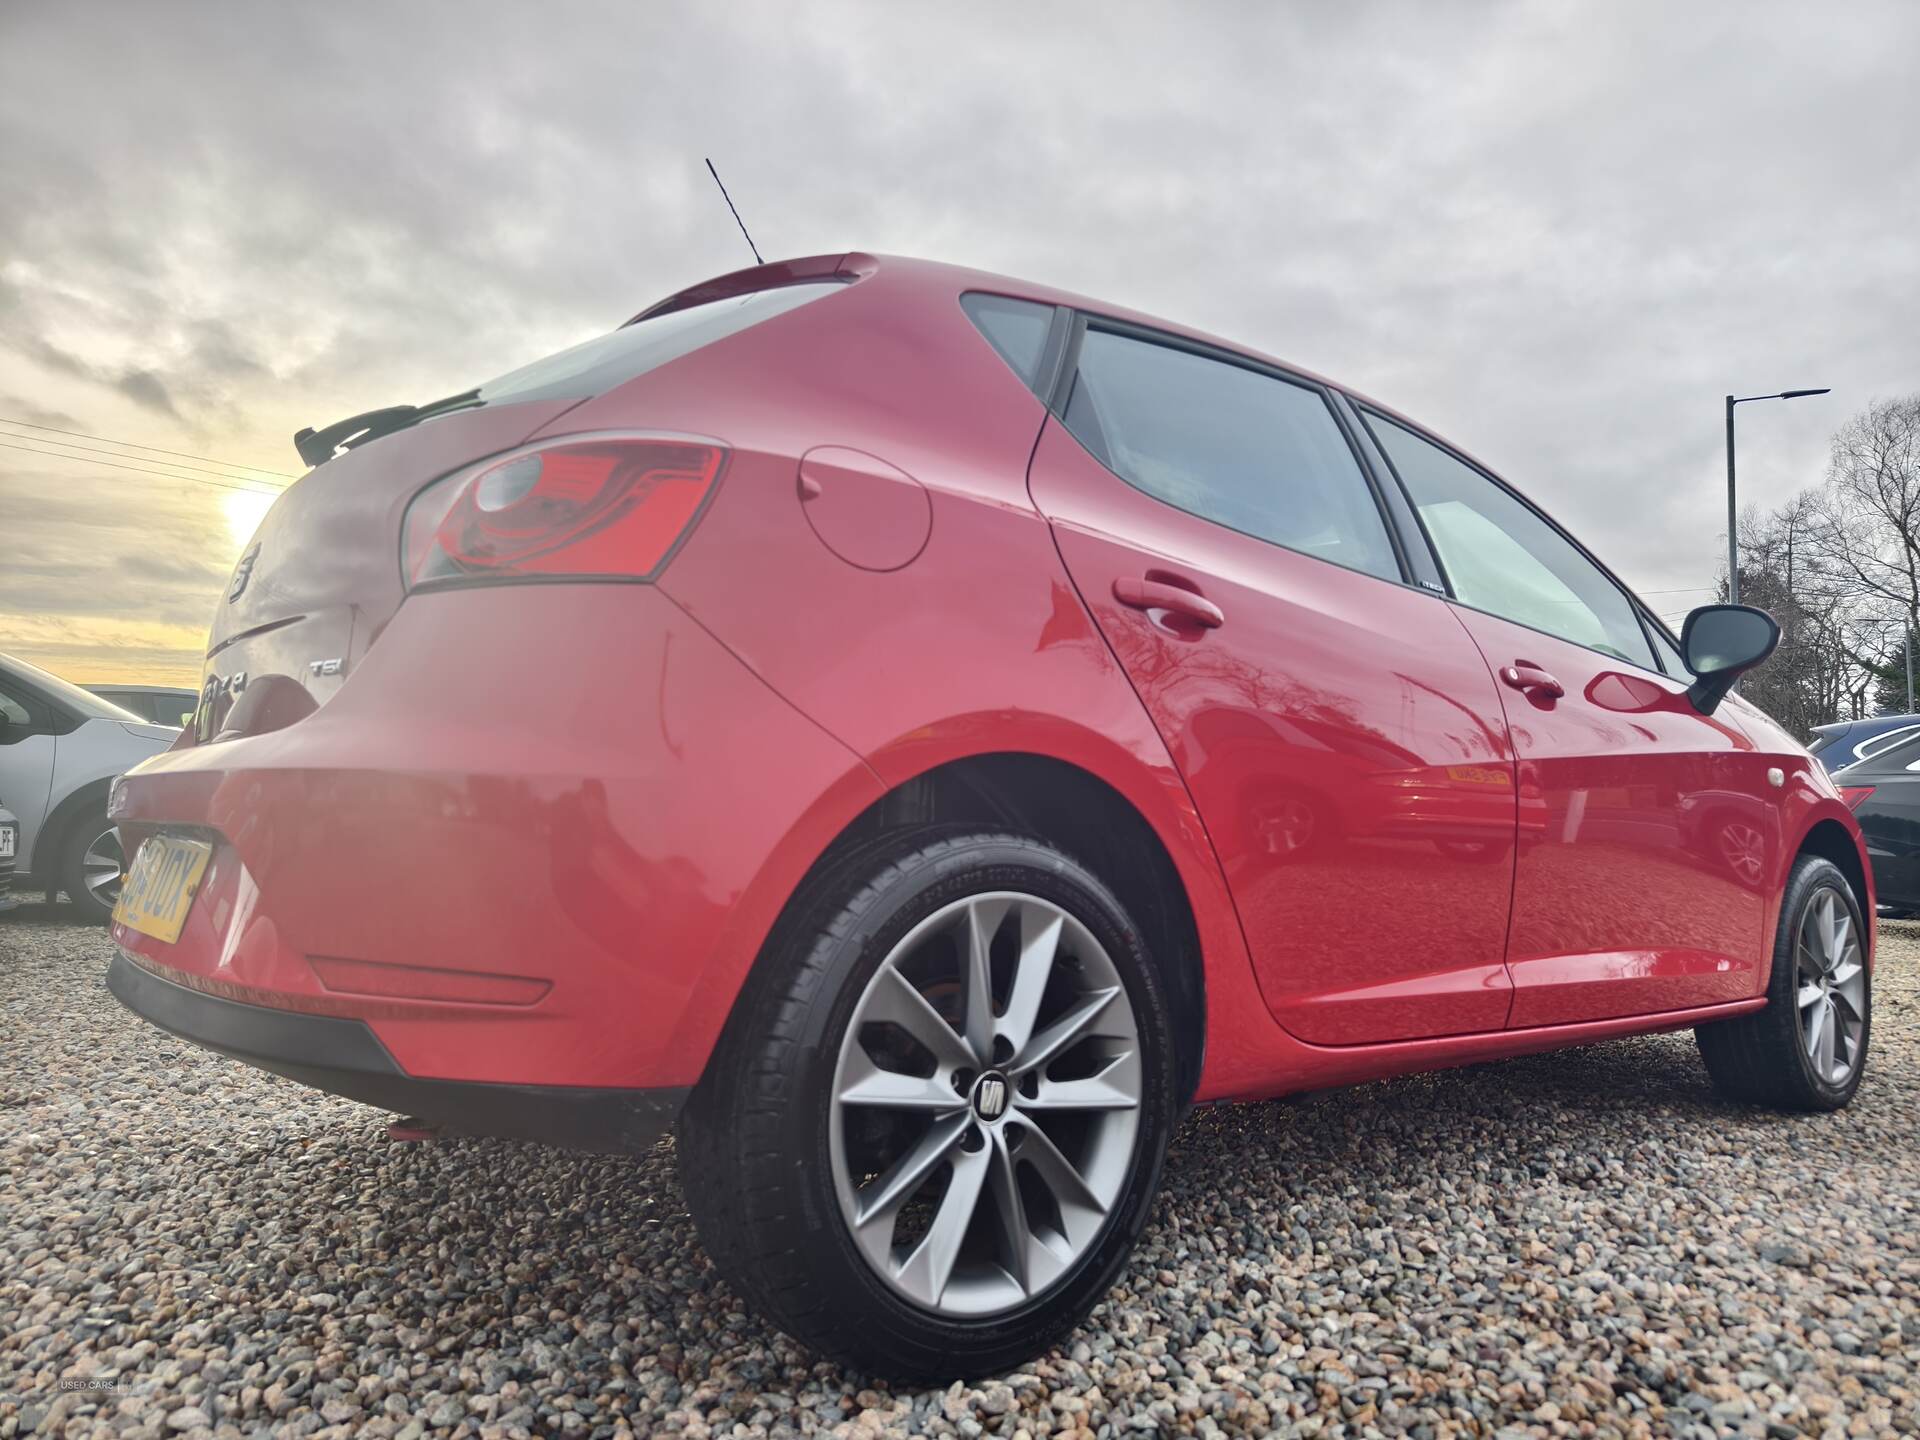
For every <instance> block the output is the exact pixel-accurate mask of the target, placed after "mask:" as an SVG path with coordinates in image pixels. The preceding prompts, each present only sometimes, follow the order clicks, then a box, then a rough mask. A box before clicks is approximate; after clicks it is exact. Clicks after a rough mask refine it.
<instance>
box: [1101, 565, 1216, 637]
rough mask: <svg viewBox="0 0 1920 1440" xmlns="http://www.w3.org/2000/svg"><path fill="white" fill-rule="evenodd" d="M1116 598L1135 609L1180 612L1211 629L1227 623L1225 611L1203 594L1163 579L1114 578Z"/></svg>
mask: <svg viewBox="0 0 1920 1440" xmlns="http://www.w3.org/2000/svg"><path fill="white" fill-rule="evenodd" d="M1113 598H1114V599H1116V600H1118V601H1119V602H1120V603H1121V604H1122V605H1129V606H1131V607H1132V608H1134V609H1135V610H1165V611H1166V612H1167V613H1168V614H1170V615H1180V616H1183V617H1185V618H1186V619H1188V620H1191V621H1193V623H1194V624H1196V625H1200V626H1204V627H1205V628H1206V629H1208V630H1213V629H1217V628H1218V627H1219V626H1221V625H1224V624H1226V623H1227V616H1226V612H1225V611H1223V610H1222V609H1221V608H1220V607H1219V606H1218V605H1216V604H1214V603H1213V602H1212V601H1211V600H1209V599H1207V597H1206V596H1204V595H1196V594H1194V593H1193V591H1191V590H1185V589H1182V588H1181V587H1180V586H1178V585H1169V584H1167V583H1166V582H1165V581H1163V580H1136V579H1135V578H1134V577H1133V576H1131V575H1122V576H1121V577H1120V578H1119V579H1117V580H1115V581H1114V582H1113Z"/></svg>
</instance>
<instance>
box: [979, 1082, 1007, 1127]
mask: <svg viewBox="0 0 1920 1440" xmlns="http://www.w3.org/2000/svg"><path fill="white" fill-rule="evenodd" d="M973 1108H974V1112H975V1113H976V1114H978V1115H979V1117H980V1118H981V1119H982V1120H998V1119H999V1118H1000V1116H1001V1114H1002V1113H1003V1112H1004V1111H1005V1110H1006V1108H1007V1082H1006V1081H1005V1080H1003V1079H1002V1078H1001V1077H1000V1076H998V1075H983V1076H981V1077H980V1084H979V1085H978V1086H977V1087H976V1088H975V1090H974V1092H973Z"/></svg>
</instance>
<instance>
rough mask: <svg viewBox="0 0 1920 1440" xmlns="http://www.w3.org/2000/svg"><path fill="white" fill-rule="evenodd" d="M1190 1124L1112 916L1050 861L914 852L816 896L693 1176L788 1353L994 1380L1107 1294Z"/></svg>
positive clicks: (1146, 963)
mask: <svg viewBox="0 0 1920 1440" xmlns="http://www.w3.org/2000/svg"><path fill="white" fill-rule="evenodd" d="M1175 1110H1176V1105H1175V1100H1174V1089H1173V1055H1172V1029H1171V1022H1170V1019H1169V1014H1168V1010H1167V1004H1166V999H1165V995H1164V992H1163V988H1162V986H1161V983H1160V979H1159V976H1158V975H1157V973H1156V972H1155V970H1154V967H1153V963H1152V961H1151V959H1150V958H1149V956H1148V954H1147V952H1146V949H1145V946H1144V943H1143V940H1142V937H1141V934H1140V931H1139V928H1138V927H1137V926H1136V925H1135V924H1134V923H1133V921H1132V919H1131V918H1130V917H1129V916H1128V914H1127V912H1126V910H1125V909H1124V908H1123V907H1122V906H1121V904H1120V902H1119V901H1118V899H1116V898H1115V897H1114V895H1113V894H1112V892H1111V891H1109V890H1108V889H1107V887H1106V886H1105V885H1104V884H1103V883H1101V881H1100V880H1098V879H1097V878H1096V877H1095V876H1093V875H1092V874H1091V873H1089V872H1088V871H1087V870H1085V869H1084V868H1083V867H1081V866H1080V865H1079V864H1078V863H1077V862H1075V861H1073V860H1072V859H1070V858H1068V857H1067V856H1065V855H1063V854H1061V853H1060V852H1059V851H1057V850H1055V849H1053V848H1052V847H1051V846H1049V845H1047V844H1045V843H1044V842H1041V841H1039V840H1035V839H1030V838H1026V837H1022V836H1016V835H1001V834H981V835H964V836H929V835H927V834H925V833H920V834H908V835H905V836H903V837H900V838H898V839H894V840H889V841H882V842H879V845H878V848H868V849H866V850H863V851H860V852H857V853H856V854H855V855H854V856H852V857H850V858H849V860H847V861H846V862H843V863H842V864H841V865H839V866H837V867H833V868H831V869H830V870H829V871H828V872H827V874H826V875H824V876H823V877H822V878H821V880H820V882H819V883H818V884H816V885H813V886H811V887H809V890H808V892H807V893H806V894H805V895H803V896H802V897H799V898H797V899H796V901H795V904H794V906H793V907H792V913H791V915H790V917H789V919H788V920H787V921H783V924H782V926H781V927H780V929H779V930H778V931H776V934H775V936H774V937H773V939H772V940H771V941H770V942H769V945H768V947H767V950H766V952H765V953H763V955H762V956H761V959H760V966H759V969H758V970H757V971H756V973H755V975H754V977H753V979H752V981H751V982H750V984H749V986H748V989H747V992H746V994H744V995H743V996H742V999H741V1002H740V1006H739V1008H738V1011H737V1013H736V1015H735V1016H734V1018H733V1020H732V1021H731V1022H730V1023H729V1026H728V1031H727V1034H726V1036H725V1037H724V1038H723V1040H722V1042H721V1045H720V1047H719V1049H718V1050H717V1051H716V1053H715V1056H714V1059H713V1062H712V1063H711V1065H710V1066H709V1069H708V1073H707V1075H706V1076H705V1078H704V1079H703V1080H702V1081H701V1083H700V1085H699V1087H698V1088H697V1089H696V1090H695V1092H694V1096H693V1098H692V1100H691V1101H690V1103H689V1105H688V1108H687V1111H686V1114H685V1116H684V1117H683V1119H682V1122H681V1165H682V1175H683V1180H684V1183H685V1187H686V1192H687V1199H688V1202H689V1205H690V1207H691V1209H692V1211H693V1215H694V1219H695V1222H696V1223H697V1224H698V1226H699V1229H700V1234H701V1238H702V1240H703V1241H704V1242H705V1244H706V1246H707V1249H708V1252H709V1253H710V1254H711V1255H712V1257H713V1259H714V1262H715V1264H716V1265H717V1266H718V1267H719V1269H720V1270H721V1272H722V1274H723V1275H725V1276H726V1278H727V1279H728V1281H729V1282H730V1283H731V1284H732V1285H733V1286H734V1288H736V1289H737V1290H739V1291H741V1292H742V1293H743V1294H744V1295H746V1296H747V1297H748V1298H749V1299H750V1300H751V1301H753V1302H754V1303H755V1304H756V1305H757V1306H758V1308H760V1309H762V1310H763V1311H765V1312H766V1313H767V1314H768V1315H769V1316H770V1317H771V1318H772V1319H773V1320H774V1321H775V1322H776V1323H777V1324H779V1325H780V1326H781V1328H783V1329H784V1330H786V1331H787V1332H788V1333H789V1334H791V1335H793V1336H794V1337H795V1338H797V1339H799V1340H800V1341H802V1342H803V1343H805V1344H807V1345H809V1346H810V1347H812V1348H814V1349H816V1350H818V1351H821V1352H822V1353H825V1354H828V1355H832V1356H834V1357H836V1358H838V1359H841V1360H844V1361H848V1362H850V1363H852V1364H854V1365H856V1366H858V1367H861V1368H864V1369H868V1370H871V1371H876V1372H880V1373H883V1374H886V1375H889V1376H892V1377H894V1378H898V1379H925V1378H933V1377H940V1378H952V1377H954V1376H961V1375H977V1374H981V1373H985V1372H990V1371H994V1370H998V1369H1004V1368H1006V1367H1007V1366H1010V1365H1012V1364H1015V1363H1017V1362H1019V1361H1022V1360H1024V1359H1026V1358H1028V1357H1029V1356H1031V1355H1032V1354H1033V1353H1034V1352H1036V1351H1038V1350H1040V1349H1043V1348H1044V1347H1045V1346H1047V1345H1048V1344H1050V1343H1052V1342H1053V1341H1054V1340H1056V1339H1058V1338H1059V1337H1060V1336H1061V1335H1063V1334H1064V1333H1065V1332H1066V1331H1067V1330H1069V1329H1071V1328H1072V1326H1074V1325H1075V1324H1077V1323H1078V1322H1079V1321H1080V1320H1081V1319H1083V1318H1084V1317H1085V1315H1086V1314H1087V1312H1088V1311H1089V1310H1090V1309H1091V1308H1092V1307H1093V1305H1094V1304H1095V1303H1096V1302H1097V1301H1098V1300H1099V1299H1100V1297H1101V1296H1102V1295H1104V1294H1105V1293H1106V1291H1107V1289H1108V1288H1109V1286H1111V1284H1112V1283H1113V1279H1114V1277H1115V1275H1116V1274H1117V1273H1118V1271H1119V1270H1120V1268H1121V1266H1122V1265H1123V1264H1124V1263H1125V1261H1126V1258H1127V1254H1128V1252H1129V1250H1130V1249H1131V1248H1132V1245H1133V1242H1134V1239H1135V1238H1136V1237H1137V1235H1138V1234H1139V1231H1140V1228H1141V1226H1142V1225H1143V1224H1144V1223H1145V1220H1146V1216H1147V1211H1148V1208H1149V1206H1150V1204H1151V1201H1152V1198H1153V1194H1154V1191H1155V1189H1156V1187H1157V1186H1158V1183H1159V1178H1160V1169H1161V1163H1162V1161H1163V1159H1164V1157H1165V1153H1166V1145H1167V1139H1168V1134H1169V1131H1170V1129H1171V1126H1172V1123H1173V1117H1174V1114H1175Z"/></svg>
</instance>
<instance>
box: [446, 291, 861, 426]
mask: <svg viewBox="0 0 1920 1440" xmlns="http://www.w3.org/2000/svg"><path fill="white" fill-rule="evenodd" d="M844 283H845V282H844V281H839V280H829V281H820V282H816V283H811V284H805V285H783V286H781V287H780V288H779V289H776V290H755V291H753V292H751V293H749V294H746V295H730V296H728V297H727V298H726V299H725V300H712V301H709V302H708V303H707V304H705V305H690V306H688V307H687V308H686V309H685V310H671V311H669V312H667V313H666V314H665V315H656V316H655V317H654V318H653V319H651V320H636V321H635V322H634V323H633V324H631V325H623V326H621V327H620V328H619V329H618V330H616V331H614V332H613V333H612V334H611V335H601V336H598V337H596V338H594V339H592V340H587V341H583V342H582V343H581V344H578V345H575V346H572V347H571V348H569V349H566V350H562V351H559V352H558V353H557V354H553V355H549V356H547V357H546V358H545V359H544V360H536V361H534V362H533V363H532V364H531V365H522V366H521V367H520V368H519V369H518V370H510V371H508V372H507V373H506V374H505V375H502V376H501V377H500V378H499V379H497V380H489V381H488V382H487V383H486V384H484V385H482V386H481V387H480V394H479V399H480V401H481V403H483V404H489V405H493V404H499V403H502V402H504V401H520V400H574V399H585V398H587V397H588V396H590V395H604V394H605V393H606V392H607V391H609V390H611V389H613V387H614V386H616V385H620V384H624V383H625V382H626V381H628V380H631V379H633V378H634V377H635V376H637V375H644V374H646V373H647V371H649V370H653V369H657V368H658V367H659V366H662V365H664V364H666V363H667V362H668V361H669V360H678V359H679V358H680V357H681V356H682V355H688V354H691V353H692V352H693V351H695V350H698V349H699V348H700V347H701V346H703V345H711V344H712V343H713V342H714V341H716V340H723V339H725V338H726V337H727V336H729V335H737V334H739V333H740V332H741V331H742V330H745V329H747V328H749V327H750V326H753V325H758V324H759V323H760V322H761V321H762V320H770V319H772V318H773V317H774V316H775V315H783V314H785V313H786V312H787V311H789V310H796V309H798V308H799V307H800V306H802V305H805V304H807V303H808V302H809V301H811V300H818V299H820V298H821V296H823V295H829V294H831V293H832V292H833V291H835V290H838V289H839V288H840V287H841V285H843V284H844Z"/></svg>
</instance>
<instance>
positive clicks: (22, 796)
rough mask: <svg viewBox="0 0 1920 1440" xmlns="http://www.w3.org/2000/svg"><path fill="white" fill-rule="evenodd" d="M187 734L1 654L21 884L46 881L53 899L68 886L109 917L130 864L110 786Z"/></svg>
mask: <svg viewBox="0 0 1920 1440" xmlns="http://www.w3.org/2000/svg"><path fill="white" fill-rule="evenodd" d="M179 733H180V730H179V727H178V726H173V727H168V726H163V725H154V724H151V723H149V722H148V721H146V720H145V719H143V718H142V717H140V716H138V715H135V714H134V713H133V712H132V711H130V710H123V709H121V708H120V707H119V706H118V705H115V704H113V703H111V702H110V701H107V700H103V699H101V698H100V697H99V696H98V695H94V694H90V693H89V692H88V691H85V690H83V689H81V688H80V687H79V686H78V685H74V684H70V683H69V682H67V681H65V680H62V679H61V678H60V677H59V676H58V675H51V674H49V673H48V672H46V671H45V670H42V669H40V667H39V666H37V665H30V664H28V663H27V662H26V661H24V660H21V659H18V658H17V657H15V656H12V655H0V795H4V796H5V797H6V799H7V804H8V806H9V807H10V808H11V809H12V811H13V813H14V815H15V816H16V817H17V819H18V821H19V826H20V835H19V842H18V846H17V849H18V852H19V853H18V854H17V856H16V857H15V860H14V865H15V870H16V873H15V881H16V883H17V885H18V886H19V888H21V889H43V890H45V891H46V892H47V898H48V899H49V900H51V899H53V898H54V896H55V894H56V893H57V892H59V891H62V890H64V891H65V892H66V894H67V898H68V899H69V900H71V901H72V902H73V904H74V906H75V908H76V909H78V910H79V911H80V913H81V915H82V916H83V917H84V918H86V919H87V920H91V921H97V922H101V923H104V922H105V920H106V918H107V915H108V913H109V912H110V911H111V910H112V909H113V902H114V900H115V899H116V898H117V897H118V896H119V893H120V871H121V855H120V839H119V836H118V835H117V834H116V833H115V831H114V827H113V825H112V824H111V823H110V822H109V821H108V819H107V791H108V789H109V787H110V786H111V785H112V784H113V780H114V777H115V776H117V775H119V774H121V773H122V772H123V771H125V770H127V769H128V768H130V767H131V766H134V765H138V764H139V763H140V762H141V761H142V760H145V759H147V758H148V757H149V756H152V755H158V754H159V753H160V752H161V751H163V750H165V749H166V748H167V747H168V746H169V745H171V744H172V743H173V742H174V739H175V737H176V736H178V735H179Z"/></svg>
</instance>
